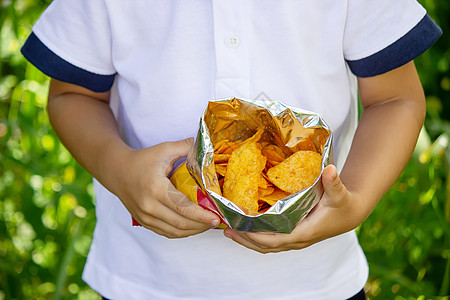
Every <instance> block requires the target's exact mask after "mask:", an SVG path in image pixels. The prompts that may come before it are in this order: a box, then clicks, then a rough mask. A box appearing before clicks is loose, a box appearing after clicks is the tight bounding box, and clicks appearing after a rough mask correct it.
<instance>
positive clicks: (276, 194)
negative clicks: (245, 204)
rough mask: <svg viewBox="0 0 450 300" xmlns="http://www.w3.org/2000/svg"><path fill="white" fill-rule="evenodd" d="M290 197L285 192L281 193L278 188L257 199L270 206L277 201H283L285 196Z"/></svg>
mask: <svg viewBox="0 0 450 300" xmlns="http://www.w3.org/2000/svg"><path fill="white" fill-rule="evenodd" d="M289 195H291V194H290V193H287V192H285V191H282V190H280V189H278V188H275V189H274V191H273V192H272V193H271V194H269V195H266V196H261V197H260V198H259V200H260V201H264V202H266V203H267V204H269V205H270V206H272V205H274V204H275V203H276V202H277V201H278V200H281V199H284V198H286V197H287V196H289Z"/></svg>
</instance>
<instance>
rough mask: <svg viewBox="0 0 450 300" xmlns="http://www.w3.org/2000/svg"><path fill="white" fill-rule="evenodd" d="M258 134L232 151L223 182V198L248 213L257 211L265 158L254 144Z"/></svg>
mask: <svg viewBox="0 0 450 300" xmlns="http://www.w3.org/2000/svg"><path fill="white" fill-rule="evenodd" d="M260 134H262V133H259V132H257V133H256V134H255V135H254V136H253V137H251V138H249V139H248V140H246V141H245V142H244V143H242V145H240V146H239V148H237V149H236V150H234V151H233V153H232V154H231V156H230V159H229V161H228V166H227V171H226V174H225V180H224V184H223V195H224V196H225V198H227V199H228V200H230V201H232V202H234V203H235V204H236V205H239V206H240V207H242V208H244V209H247V210H248V211H249V212H250V213H256V212H257V211H258V197H259V195H258V185H259V181H260V180H261V172H262V170H263V169H264V167H265V165H266V158H265V157H264V156H263V155H262V154H261V150H260V149H259V146H258V145H257V144H256V141H257V139H259V137H260ZM258 135H259V137H258Z"/></svg>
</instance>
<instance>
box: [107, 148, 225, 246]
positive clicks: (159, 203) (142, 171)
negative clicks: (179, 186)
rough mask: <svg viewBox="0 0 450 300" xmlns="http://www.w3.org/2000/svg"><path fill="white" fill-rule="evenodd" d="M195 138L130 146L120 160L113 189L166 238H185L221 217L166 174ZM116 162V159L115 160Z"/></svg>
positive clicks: (133, 212) (140, 218)
mask: <svg viewBox="0 0 450 300" xmlns="http://www.w3.org/2000/svg"><path fill="white" fill-rule="evenodd" d="M192 142H193V141H192V139H187V140H181V141H177V142H166V143H162V144H158V145H155V146H152V147H148V148H144V149H140V150H130V151H127V154H125V155H123V156H122V157H123V159H121V160H120V161H118V163H119V168H120V170H121V172H119V173H117V174H116V175H115V179H116V184H115V188H114V191H113V192H114V193H115V194H116V195H117V196H118V197H119V198H120V200H121V201H122V203H123V204H124V205H125V207H126V208H127V210H128V211H129V212H130V214H131V215H132V216H133V217H134V218H135V219H136V221H138V222H139V223H140V224H141V225H142V226H144V227H145V228H147V229H150V230H152V231H154V232H156V233H157V234H160V235H163V236H165V237H167V238H183V237H187V236H191V235H195V234H198V233H201V232H203V231H206V230H208V229H210V228H214V227H217V226H218V225H219V223H220V221H219V218H218V216H217V215H215V214H214V213H212V212H210V211H207V210H205V209H203V208H201V207H200V206H198V205H197V204H195V203H193V202H191V201H190V200H189V199H188V198H186V196H184V195H183V194H182V193H181V192H179V191H178V190H176V189H175V187H174V186H173V185H172V183H171V182H170V180H169V179H168V178H167V176H168V174H169V172H170V171H171V170H172V167H173V163H174V162H175V161H176V160H177V159H179V158H181V157H183V156H186V155H187V152H188V150H189V147H190V146H191V144H192ZM116 162H117V161H116Z"/></svg>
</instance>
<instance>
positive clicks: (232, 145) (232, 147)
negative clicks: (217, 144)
mask: <svg viewBox="0 0 450 300" xmlns="http://www.w3.org/2000/svg"><path fill="white" fill-rule="evenodd" d="M240 143H241V142H240V141H239V142H231V143H230V144H229V147H228V148H227V149H225V150H224V151H223V154H231V153H233V151H234V150H236V149H237V148H238V147H239V146H240Z"/></svg>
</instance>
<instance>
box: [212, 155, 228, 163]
mask: <svg viewBox="0 0 450 300" xmlns="http://www.w3.org/2000/svg"><path fill="white" fill-rule="evenodd" d="M229 159H230V154H215V155H214V163H215V164H223V163H226V162H228V160H229Z"/></svg>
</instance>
